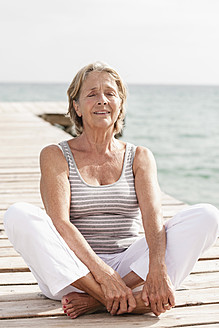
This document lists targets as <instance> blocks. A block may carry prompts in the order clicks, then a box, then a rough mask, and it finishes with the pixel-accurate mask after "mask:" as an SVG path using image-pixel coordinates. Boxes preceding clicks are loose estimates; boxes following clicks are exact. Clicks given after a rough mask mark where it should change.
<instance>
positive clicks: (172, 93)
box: [0, 82, 219, 208]
mask: <svg viewBox="0 0 219 328" xmlns="http://www.w3.org/2000/svg"><path fill="white" fill-rule="evenodd" d="M68 85H69V84H68V83H26V82H25V83H23V82H22V83H1V82H0V102H26V101H28V102H29V101H30V102H35V101H54V102H59V101H67V94H66V92H67V88H68ZM126 107H127V116H126V120H125V129H124V132H123V136H122V140H124V141H128V142H131V143H134V144H135V145H142V146H145V147H148V148H149V149H150V150H151V151H152V152H153V154H154V156H155V159H156V162H157V167H158V179H159V183H160V186H161V189H162V190H163V191H164V192H166V193H168V194H170V195H172V196H174V197H175V198H177V199H180V200H182V201H184V202H186V203H189V204H195V203H211V204H213V205H215V206H217V207H218V208H219V146H218V145H219V124H218V122H219V86H216V85H215V86H210V85H207V86H205V85H154V84H153V85H149V84H147V85H144V84H135V85H134V84H128V101H127V106H126Z"/></svg>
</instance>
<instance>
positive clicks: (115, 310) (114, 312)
mask: <svg viewBox="0 0 219 328" xmlns="http://www.w3.org/2000/svg"><path fill="white" fill-rule="evenodd" d="M118 309H119V301H118V300H115V301H114V302H113V305H112V309H111V311H110V314H112V315H115V314H116V313H117V311H118Z"/></svg>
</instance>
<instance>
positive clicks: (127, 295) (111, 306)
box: [95, 267, 136, 315]
mask: <svg viewBox="0 0 219 328" xmlns="http://www.w3.org/2000/svg"><path fill="white" fill-rule="evenodd" d="M95 279H96V280H97V282H98V283H99V284H100V286H101V289H102V291H103V293H104V296H105V299H106V308H107V311H108V312H110V313H111V314H112V315H115V314H122V313H127V312H132V311H133V310H134V309H135V307H136V301H135V298H134V296H133V293H132V290H131V289H130V288H129V287H127V286H126V284H125V283H124V281H123V280H122V278H121V277H120V275H119V274H118V273H117V272H116V271H114V270H113V269H112V268H110V267H108V268H104V271H102V273H101V274H100V275H99V278H96V277H95Z"/></svg>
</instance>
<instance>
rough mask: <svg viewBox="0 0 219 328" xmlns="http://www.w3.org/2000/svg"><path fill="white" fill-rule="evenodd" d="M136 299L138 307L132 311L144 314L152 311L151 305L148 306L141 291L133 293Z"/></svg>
mask: <svg viewBox="0 0 219 328" xmlns="http://www.w3.org/2000/svg"><path fill="white" fill-rule="evenodd" d="M133 295H134V297H135V300H136V304H137V305H136V308H135V309H134V310H133V311H132V312H131V313H136V314H144V313H149V312H151V308H150V306H146V305H145V303H144V301H143V300H142V298H141V291H140V292H136V293H133Z"/></svg>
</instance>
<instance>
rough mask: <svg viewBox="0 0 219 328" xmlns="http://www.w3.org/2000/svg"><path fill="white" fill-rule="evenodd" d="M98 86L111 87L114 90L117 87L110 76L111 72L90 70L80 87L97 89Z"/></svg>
mask: <svg viewBox="0 0 219 328" xmlns="http://www.w3.org/2000/svg"><path fill="white" fill-rule="evenodd" d="M100 86H106V87H111V88H114V89H116V90H117V89H118V88H117V84H116V82H115V79H114V78H113V77H112V75H111V74H109V73H107V72H97V71H92V72H90V73H89V74H88V75H87V77H86V79H85V80H84V82H83V84H82V87H81V89H83V90H91V89H98V88H99V87H100Z"/></svg>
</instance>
